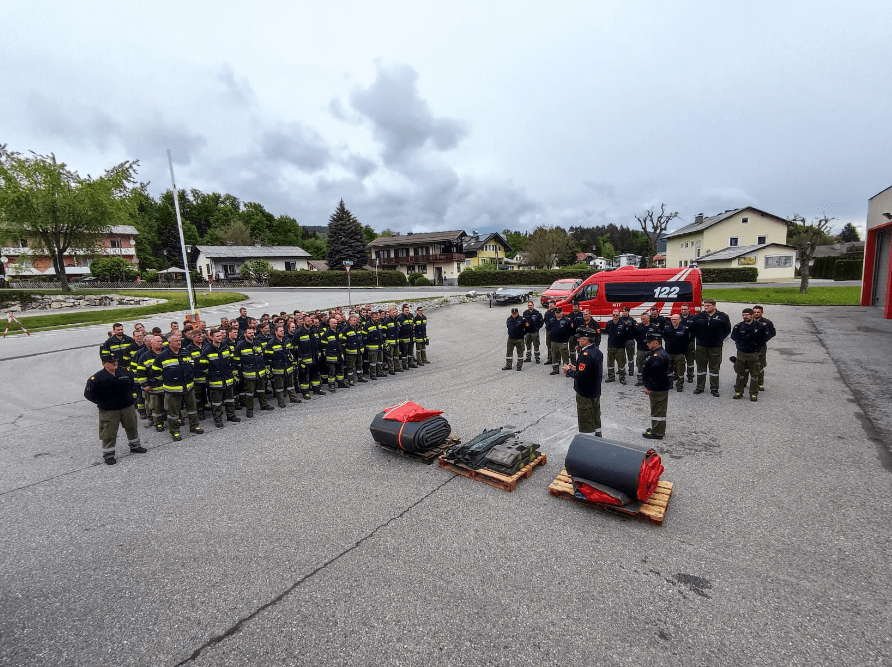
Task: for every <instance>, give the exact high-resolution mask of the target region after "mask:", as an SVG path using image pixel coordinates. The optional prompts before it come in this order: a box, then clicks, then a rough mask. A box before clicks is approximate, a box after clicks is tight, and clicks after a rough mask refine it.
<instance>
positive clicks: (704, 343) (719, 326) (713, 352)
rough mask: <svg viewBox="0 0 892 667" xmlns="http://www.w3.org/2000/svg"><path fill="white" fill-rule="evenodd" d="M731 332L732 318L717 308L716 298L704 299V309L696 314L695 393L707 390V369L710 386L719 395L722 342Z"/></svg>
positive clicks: (715, 394) (713, 393)
mask: <svg viewBox="0 0 892 667" xmlns="http://www.w3.org/2000/svg"><path fill="white" fill-rule="evenodd" d="M729 333H731V320H729V319H728V316H727V315H725V313H723V312H721V311H720V310H717V309H716V307H715V299H704V300H703V310H702V311H700V312H699V313H697V314H696V315H694V338H695V340H696V342H697V349H696V350H695V352H694V357H695V359H696V361H697V388H696V389H695V390H694V393H695V394H702V393H703V392H704V391H705V390H706V371H707V370H709V388H710V389H711V390H712V395H713V396H715V397H717V398H718V396H719V369H720V368H721V367H722V342H723V341H724V340H725V339H726V338H727V337H728V334H729Z"/></svg>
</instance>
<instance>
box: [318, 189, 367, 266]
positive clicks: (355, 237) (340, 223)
mask: <svg viewBox="0 0 892 667" xmlns="http://www.w3.org/2000/svg"><path fill="white" fill-rule="evenodd" d="M365 246H366V244H365V239H364V238H363V235H362V225H360V224H359V220H357V219H356V218H354V217H353V214H352V213H350V211H348V210H347V207H346V206H344V200H343V199H342V200H341V201H340V203H339V204H338V207H337V208H336V209H335V212H334V213H332V214H331V217H329V219H328V268H329V269H334V270H337V271H342V270H343V269H344V261H345V260H350V261H352V262H353V266H354V268H357V269H361V268H362V267H363V266H365V265H366V264H368V253H367V252H366V247H365Z"/></svg>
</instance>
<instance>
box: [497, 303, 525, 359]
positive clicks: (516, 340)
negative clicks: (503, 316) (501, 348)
mask: <svg viewBox="0 0 892 667" xmlns="http://www.w3.org/2000/svg"><path fill="white" fill-rule="evenodd" d="M505 325H506V326H507V327H508V347H507V350H506V351H505V365H504V366H503V367H502V370H503V371H510V370H511V362H512V361H513V359H514V352H515V350H516V351H517V370H522V369H523V336H524V319H523V318H522V317H521V316H520V313H519V312H518V310H517V308H512V309H511V316H510V317H509V318H508V320H507V321H506V322H505Z"/></svg>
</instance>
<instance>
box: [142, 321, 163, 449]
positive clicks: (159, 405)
mask: <svg viewBox="0 0 892 667" xmlns="http://www.w3.org/2000/svg"><path fill="white" fill-rule="evenodd" d="M150 339H151V342H150V345H151V349H150V350H149V351H148V352H142V353H140V355H139V357H138V359H139V362H138V367H137V368H136V369H135V372H136V375H137V377H139V381H140V383H141V385H142V389H143V392H145V396H146V414H147V415H150V418H151V420H152V424H154V426H155V430H156V431H158V432H159V433H161V432H162V431H164V422H165V420H166V419H167V416H166V410H165V407H164V388H163V387H162V386H161V377H160V376H154V375H152V376H151V377H150V375H149V368H150V367H151V366H152V364H154V363H155V357H157V356H158V355H159V354H161V352H162V351H164V349H165V348H164V342H165V341H164V340H163V339H162V338H161V336H160V334H152V335H151V336H150Z"/></svg>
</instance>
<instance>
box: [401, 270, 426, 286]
mask: <svg viewBox="0 0 892 667" xmlns="http://www.w3.org/2000/svg"><path fill="white" fill-rule="evenodd" d="M419 278H424V274H423V273H418V271H415V272H413V273H410V274H409V275H408V276H406V280H408V281H409V284H410V285H414V284H415V281H416V280H418V279H419ZM428 284H430V283H428Z"/></svg>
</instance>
